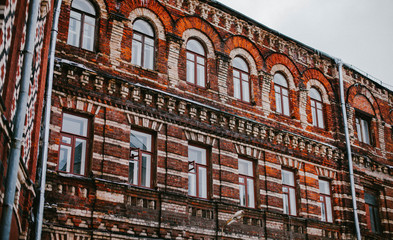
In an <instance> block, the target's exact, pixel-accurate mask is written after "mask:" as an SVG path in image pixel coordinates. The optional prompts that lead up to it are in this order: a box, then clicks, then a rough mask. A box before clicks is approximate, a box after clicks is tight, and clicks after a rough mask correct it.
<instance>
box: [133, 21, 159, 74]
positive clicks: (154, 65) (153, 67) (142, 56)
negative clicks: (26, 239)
mask: <svg viewBox="0 0 393 240" xmlns="http://www.w3.org/2000/svg"><path fill="white" fill-rule="evenodd" d="M138 20H140V21H144V22H145V23H147V24H148V25H149V26H150V27H151V29H152V31H153V35H154V36H153V37H151V36H149V35H147V34H146V33H143V32H140V31H138V30H134V24H135V22H136V21H138ZM132 26H133V29H132V40H131V44H132V46H133V45H134V41H138V42H140V43H141V56H140V58H141V64H140V65H139V64H137V63H132V61H133V59H132V54H131V63H132V64H133V65H135V66H139V67H142V68H146V69H149V70H153V71H154V70H155V67H156V61H155V59H156V45H157V39H156V34H155V31H154V27H153V25H152V24H150V22H149V21H147V20H146V19H143V18H138V19H136V20H135V21H134V23H133V24H132ZM135 35H139V36H141V40H137V39H135ZM146 38H147V39H151V40H153V43H154V44H153V57H152V62H153V65H152V68H148V67H146V66H145V44H146ZM132 46H131V49H132Z"/></svg>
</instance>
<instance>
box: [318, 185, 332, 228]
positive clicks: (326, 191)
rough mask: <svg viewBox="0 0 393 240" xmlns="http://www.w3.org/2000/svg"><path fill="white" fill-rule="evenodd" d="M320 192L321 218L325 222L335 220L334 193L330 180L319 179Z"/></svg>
mask: <svg viewBox="0 0 393 240" xmlns="http://www.w3.org/2000/svg"><path fill="white" fill-rule="evenodd" d="M319 194H320V197H319V200H320V202H321V220H322V221H324V222H333V213H332V194H331V191H330V182H329V181H326V180H322V179H319Z"/></svg>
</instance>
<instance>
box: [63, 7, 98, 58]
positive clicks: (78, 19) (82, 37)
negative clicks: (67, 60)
mask: <svg viewBox="0 0 393 240" xmlns="http://www.w3.org/2000/svg"><path fill="white" fill-rule="evenodd" d="M95 27H96V11H95V8H94V6H93V4H92V3H91V2H89V1H87V0H74V1H73V2H72V5H71V11H70V20H69V26H68V39H67V44H69V45H72V46H75V47H81V48H83V49H86V50H89V51H93V49H94V40H95V31H96V30H95Z"/></svg>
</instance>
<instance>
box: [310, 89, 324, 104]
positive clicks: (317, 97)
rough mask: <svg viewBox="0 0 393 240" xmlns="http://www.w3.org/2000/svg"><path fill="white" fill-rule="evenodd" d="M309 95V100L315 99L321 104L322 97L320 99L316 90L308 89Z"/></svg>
mask: <svg viewBox="0 0 393 240" xmlns="http://www.w3.org/2000/svg"><path fill="white" fill-rule="evenodd" d="M309 94H310V98H312V99H315V100H318V101H320V102H322V97H321V94H320V93H319V92H318V90H317V89H315V88H311V89H310V92H309Z"/></svg>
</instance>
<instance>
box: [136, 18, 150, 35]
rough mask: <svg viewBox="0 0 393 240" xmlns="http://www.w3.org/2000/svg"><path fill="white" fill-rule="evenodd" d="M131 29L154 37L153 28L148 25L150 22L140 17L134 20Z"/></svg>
mask: <svg viewBox="0 0 393 240" xmlns="http://www.w3.org/2000/svg"><path fill="white" fill-rule="evenodd" d="M133 29H134V31H138V32H140V33H143V34H145V35H147V36H149V37H154V31H153V28H152V27H151V26H150V24H148V23H147V22H146V21H144V20H142V19H138V20H136V21H135V22H134V25H133Z"/></svg>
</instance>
